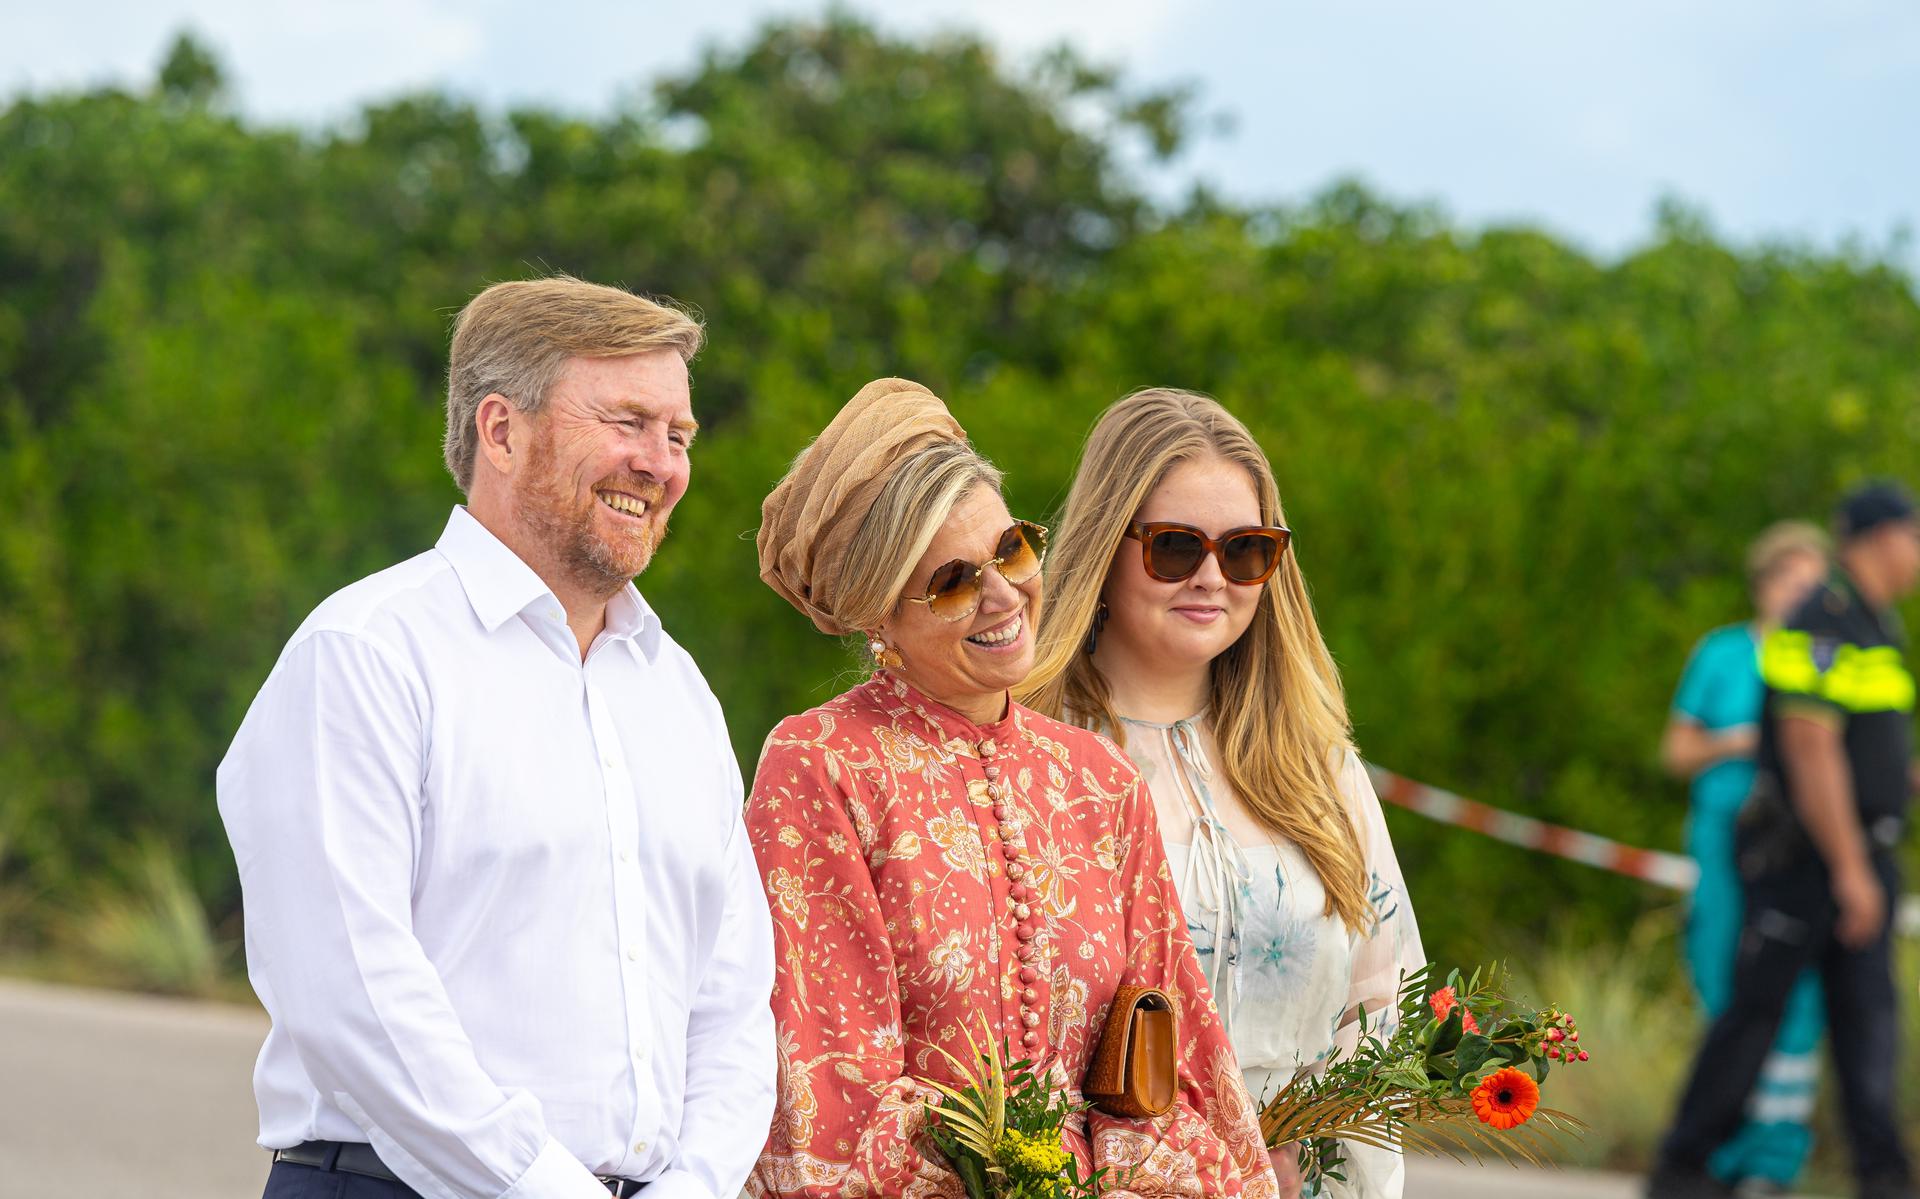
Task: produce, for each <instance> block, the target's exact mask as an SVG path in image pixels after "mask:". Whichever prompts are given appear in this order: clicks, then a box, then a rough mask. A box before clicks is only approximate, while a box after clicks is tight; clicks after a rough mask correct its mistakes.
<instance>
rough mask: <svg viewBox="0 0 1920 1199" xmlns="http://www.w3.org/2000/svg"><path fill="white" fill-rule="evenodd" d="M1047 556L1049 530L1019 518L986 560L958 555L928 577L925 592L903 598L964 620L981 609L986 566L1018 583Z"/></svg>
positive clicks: (948, 617)
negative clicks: (965, 559) (968, 560)
mask: <svg viewBox="0 0 1920 1199" xmlns="http://www.w3.org/2000/svg"><path fill="white" fill-rule="evenodd" d="M1046 557H1047V530H1046V526H1044V525H1037V524H1034V523H1033V522H1032V521H1030V520H1016V521H1014V522H1013V523H1012V524H1011V525H1008V526H1007V531H1006V532H1004V533H1002V534H1000V540H999V542H997V543H996V544H995V546H994V549H993V557H991V558H989V559H987V560H986V561H985V562H963V561H961V560H960V559H959V558H955V559H954V560H953V561H951V562H949V563H947V564H946V565H944V566H942V567H940V568H939V569H937V570H935V571H934V572H933V575H932V576H931V577H930V578H928V579H927V593H926V594H925V595H908V596H902V597H901V598H902V599H903V600H905V601H906V602H907V603H910V604H925V605H926V606H927V610H928V611H930V612H932V613H933V614H934V615H935V616H938V617H939V618H940V619H941V620H949V621H951V620H965V619H967V617H969V616H972V615H973V614H974V613H975V612H978V611H979V610H980V590H981V588H982V587H983V586H985V584H986V578H987V568H988V567H992V568H993V569H995V570H998V571H999V572H1000V577H1001V578H1003V579H1005V580H1006V581H1007V582H1009V583H1012V584H1014V585H1016V586H1018V585H1019V584H1021V583H1024V582H1026V581H1027V580H1029V579H1031V578H1033V576H1035V575H1037V574H1039V573H1040V564H1041V563H1042V562H1044V561H1045V560H1046Z"/></svg>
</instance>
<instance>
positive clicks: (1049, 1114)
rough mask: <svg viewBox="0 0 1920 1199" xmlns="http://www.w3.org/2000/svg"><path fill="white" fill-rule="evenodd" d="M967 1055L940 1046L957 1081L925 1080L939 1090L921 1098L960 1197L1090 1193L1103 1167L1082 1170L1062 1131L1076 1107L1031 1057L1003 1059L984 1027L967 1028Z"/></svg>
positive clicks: (1062, 1198) (1054, 1198)
mask: <svg viewBox="0 0 1920 1199" xmlns="http://www.w3.org/2000/svg"><path fill="white" fill-rule="evenodd" d="M967 1045H968V1049H969V1051H970V1052H971V1055H972V1057H971V1060H970V1061H969V1062H962V1061H960V1060H959V1059H958V1058H956V1057H954V1056H953V1055H952V1054H950V1053H948V1052H947V1051H946V1050H944V1049H942V1050H940V1053H941V1054H942V1055H943V1056H944V1057H946V1059H947V1061H948V1062H949V1063H950V1064H951V1065H952V1066H953V1069H954V1072H955V1077H956V1078H957V1079H958V1080H959V1085H958V1086H948V1085H947V1084H945V1083H942V1082H938V1081H930V1082H929V1085H930V1086H932V1087H933V1088H934V1089H936V1090H938V1091H939V1092H940V1094H941V1098H940V1101H939V1102H938V1103H929V1104H928V1105H927V1109H928V1114H929V1115H930V1116H931V1117H932V1119H931V1120H930V1121H929V1124H928V1128H927V1132H928V1136H929V1137H931V1138H932V1140H933V1143H934V1144H935V1145H936V1146H937V1147H938V1148H939V1150H940V1152H942V1153H944V1154H945V1155H946V1156H947V1159H948V1160H949V1161H951V1162H952V1163H953V1168H954V1170H955V1171H956V1172H958V1173H959V1175H960V1180H961V1182H962V1183H963V1184H964V1185H965V1186H966V1188H967V1199H1093V1197H1094V1196H1097V1195H1098V1194H1099V1193H1100V1183H1101V1180H1102V1179H1103V1178H1104V1176H1105V1174H1106V1171H1105V1170H1096V1171H1094V1172H1093V1174H1092V1175H1090V1176H1087V1177H1082V1176H1081V1174H1080V1166H1079V1163H1078V1162H1077V1161H1075V1160H1074V1156H1073V1154H1072V1153H1071V1152H1069V1151H1068V1149H1067V1147H1066V1145H1065V1143H1064V1140H1063V1136H1062V1134H1063V1132H1064V1130H1065V1127H1066V1121H1067V1117H1068V1116H1069V1115H1071V1114H1073V1112H1074V1111H1076V1110H1083V1109H1076V1108H1075V1107H1074V1106H1073V1105H1072V1104H1071V1103H1069V1102H1068V1100H1067V1096H1066V1095H1065V1094H1064V1093H1063V1092H1061V1091H1059V1090H1057V1089H1056V1088H1055V1087H1054V1086H1053V1085H1052V1084H1051V1083H1050V1082H1049V1080H1048V1079H1047V1078H1046V1077H1045V1076H1044V1075H1043V1074H1041V1073H1039V1072H1038V1071H1036V1069H1035V1068H1034V1065H1033V1063H1032V1062H1030V1061H1027V1060H1024V1059H1022V1060H1020V1061H1015V1062H1011V1063H1009V1062H1007V1061H1006V1060H1005V1057H1004V1055H1003V1054H1002V1053H1001V1051H1000V1049H999V1047H998V1045H997V1044H996V1043H995V1042H994V1040H993V1038H992V1036H991V1035H990V1034H989V1035H988V1036H987V1037H986V1038H985V1039H984V1041H975V1040H974V1039H973V1035H972V1034H971V1033H969V1034H968V1035H967Z"/></svg>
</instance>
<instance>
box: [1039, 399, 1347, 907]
mask: <svg viewBox="0 0 1920 1199" xmlns="http://www.w3.org/2000/svg"><path fill="white" fill-rule="evenodd" d="M1196 458H1220V459H1223V460H1225V461H1227V462H1232V463H1235V464H1237V465H1239V466H1241V467H1243V468H1245V469H1246V471H1247V473H1248V474H1249V475H1251V476H1252V477H1253V482H1254V489H1255V490H1256V491H1258V492H1259V494H1260V519H1261V521H1262V522H1264V523H1266V524H1274V525H1282V524H1285V523H1286V517H1285V514H1284V513H1283V512H1282V510H1281V508H1280V492H1279V489H1278V488H1277V487H1276V486H1275V485H1274V481H1273V468H1272V467H1271V466H1270V465H1269V464H1268V462H1267V456H1266V454H1265V453H1263V452H1262V451H1261V449H1260V446H1259V444H1258V443H1257V442H1255V441H1254V439H1253V435H1252V434H1251V433H1249V432H1248V431H1247V427H1246V426H1245V425H1243V424H1241V423H1240V422H1239V421H1238V420H1236V419H1235V418H1234V417H1233V415H1232V414H1231V413H1229V412H1228V411H1227V410H1226V409H1225V408H1223V407H1221V406H1220V404H1219V403H1218V402H1216V401H1214V400H1212V399H1210V398H1208V397H1207V396H1203V395H1198V394H1196V393H1194V392H1190V391H1177V390H1174V389H1172V388H1160V387H1155V388H1147V389H1145V390H1143V391H1136V392H1134V393H1133V394H1132V395H1129V396H1126V397H1124V398H1122V399H1120V400H1118V401H1116V402H1115V403H1114V404H1113V405H1112V406H1110V407H1109V408H1108V409H1107V410H1106V411H1105V412H1104V413H1102V414H1101V416H1100V419H1099V420H1098V421H1097V422H1095V424H1094V426H1093V431H1092V432H1091V433H1089V434H1088V435H1087V446H1086V450H1085V452H1084V453H1083V454H1082V455H1081V459H1080V468H1079V470H1078V471H1077V472H1076V473H1075V475H1074V479H1073V487H1072V489H1071V490H1070V491H1069V492H1068V494H1067V506H1066V511H1065V512H1064V513H1063V514H1062V516H1061V517H1060V521H1059V530H1058V532H1057V533H1055V535H1054V538H1053V549H1052V552H1051V553H1050V554H1049V555H1048V557H1047V567H1046V594H1047V604H1046V607H1045V609H1044V610H1043V611H1042V613H1041V617H1040V630H1039V634H1038V641H1037V646H1036V658H1035V664H1034V670H1033V674H1032V675H1031V676H1029V677H1028V679H1027V681H1026V683H1024V684H1023V685H1022V687H1021V689H1020V690H1021V698H1022V700H1023V701H1024V702H1026V703H1027V704H1029V705H1030V706H1032V707H1034V708H1037V709H1038V710H1040V711H1042V712H1045V713H1047V714H1048V715H1051V716H1056V717H1062V718H1071V719H1073V720H1075V721H1078V722H1083V723H1087V724H1090V725H1092V726H1093V727H1095V728H1099V729H1101V730H1102V731H1106V732H1110V733H1113V734H1116V735H1117V734H1119V733H1120V732H1121V728H1120V723H1119V721H1118V720H1117V719H1116V718H1115V714H1114V711H1113V707H1112V689H1111V688H1110V687H1109V685H1108V682H1107V679H1106V677H1105V676H1104V675H1102V674H1101V673H1100V670H1099V668H1098V667H1096V666H1095V665H1094V663H1093V656H1092V655H1091V654H1090V653H1089V652H1088V651H1087V647H1086V643H1087V633H1088V631H1089V630H1090V629H1091V628H1092V627H1093V622H1094V617H1095V613H1096V612H1097V610H1098V608H1099V606H1100V602H1101V601H1100V597H1101V593H1102V591H1103V590H1104V589H1105V587H1106V582H1107V572H1108V570H1109V568H1110V567H1111V565H1112V563H1113V559H1114V552H1115V551H1116V550H1117V549H1118V548H1119V545H1120V541H1121V538H1122V537H1123V536H1124V535H1125V533H1126V529H1127V525H1128V523H1129V522H1131V521H1132V520H1133V519H1134V514H1135V513H1137V512H1138V511H1139V510H1140V507H1141V505H1143V504H1144V503H1146V500H1147V497H1148V496H1149V495H1151V494H1152V493H1153V489H1154V488H1155V487H1158V486H1159V485H1160V481H1161V480H1162V479H1163V478H1165V477H1166V475H1167V472H1168V471H1169V470H1171V469H1172V468H1173V467H1174V466H1175V465H1176V464H1178V463H1181V462H1185V461H1189V460H1191V459H1196ZM1209 675H1210V678H1209V682H1208V697H1207V698H1208V710H1209V711H1210V712H1211V714H1212V719H1213V729H1214V736H1215V739H1216V740H1217V741H1218V742H1219V746H1220V756H1221V758H1222V762H1221V765H1222V766H1223V767H1224V768H1225V771H1226V777H1227V781H1228V782H1229V783H1230V784H1231V785H1232V787H1233V789H1234V790H1235V791H1236V792H1237V793H1238V794H1239V795H1240V797H1241V799H1242V801H1243V802H1245V804H1246V805H1247V808H1248V809H1249V810H1250V811H1251V812H1252V813H1253V815H1254V817H1255V818H1256V819H1257V820H1259V821H1260V823H1261V824H1263V825H1264V826H1266V827H1267V828H1268V829H1270V830H1272V831H1273V832H1275V833H1278V834H1280V835H1281V836H1283V837H1285V838H1287V839H1288V840H1289V841H1291V842H1293V843H1294V844H1295V845H1297V846H1299V847H1300V851H1301V852H1302V853H1303V854H1305V855H1306V858H1307V860H1308V861H1309V862H1310V863H1312V865H1313V868H1314V870H1316V871H1317V872H1318V873H1319V875H1320V879H1321V882H1322V884H1323V885H1324V886H1325V888H1326V893H1327V906H1326V914H1328V915H1332V914H1334V913H1336V912H1337V913H1339V915H1340V918H1341V919H1342V920H1343V921H1345V923H1346V925H1347V927H1348V928H1350V929H1353V930H1356V931H1368V930H1371V929H1372V927H1373V926H1374V924H1375V922H1376V920H1377V916H1376V914H1375V913H1374V911H1373V908H1372V905H1371V903H1370V902H1369V901H1368V899H1367V869H1366V862H1365V859H1364V857H1363V855H1362V853H1361V850H1360V839H1359V834H1358V832H1357V831H1356V829H1355V827H1354V823H1353V820H1352V817H1351V816H1350V815H1349V813H1348V811H1347V804H1346V801H1345V799H1344V798H1343V797H1342V796H1341V794H1340V784H1339V774H1340V771H1341V769H1342V768H1343V766H1344V764H1345V762H1346V757H1347V752H1348V749H1349V747H1350V745H1351V741H1352V737H1351V726H1350V725H1349V723H1348V720H1347V704H1346V695H1345V693H1344V691H1343V690H1342V688H1341V686H1340V673H1339V671H1338V669H1336V668H1335V666H1334V664H1333V655H1332V654H1330V653H1329V652H1328V651H1327V644H1326V641H1325V640H1324V639H1322V637H1321V636H1320V626H1319V623H1318V622H1317V621H1315V620H1314V616H1313V605H1312V603H1311V602H1310V601H1309V600H1308V598H1307V586H1306V582H1305V580H1304V579H1302V578H1301V576H1300V567H1299V565H1298V563H1297V562H1296V561H1295V560H1294V556H1293V555H1292V554H1291V553H1289V554H1287V555H1286V556H1284V557H1283V558H1282V559H1281V562H1280V566H1279V569H1278V570H1276V571H1275V572H1274V575H1273V577H1272V578H1271V579H1270V580H1268V582H1267V584H1266V585H1265V586H1263V587H1262V588H1261V589H1260V600H1259V605H1258V607H1257V608H1256V610H1255V612H1254V617H1253V623H1252V625H1251V626H1250V627H1249V628H1248V629H1247V631H1246V632H1245V633H1244V634H1242V635H1241V636H1240V638H1239V639H1238V640H1237V641H1235V642H1234V643H1233V644H1232V645H1231V646H1229V647H1228V648H1227V649H1226V650H1225V651H1224V652H1222V653H1221V654H1220V655H1219V656H1218V657H1216V658H1215V659H1214V660H1213V662H1212V664H1211V667H1210V670H1209Z"/></svg>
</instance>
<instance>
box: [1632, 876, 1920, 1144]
mask: <svg viewBox="0 0 1920 1199" xmlns="http://www.w3.org/2000/svg"><path fill="white" fill-rule="evenodd" d="M1873 865H1874V870H1875V872H1876V873H1877V874H1878V875H1879V876H1880V881H1881V883H1882V884H1883V885H1884V886H1885V887H1886V893H1887V920H1886V922H1885V924H1884V925H1883V926H1882V927H1881V930H1880V935H1879V936H1878V937H1877V938H1875V939H1874V940H1873V942H1871V943H1870V944H1868V945H1865V946H1862V947H1861V948H1859V949H1848V948H1847V947H1846V946H1844V945H1842V944H1841V943H1840V941H1839V939H1838V938H1836V937H1835V936H1834V923H1835V920H1836V919H1837V917H1838V914H1839V909H1838V907H1837V906H1836V905H1835V903H1834V901H1833V893H1832V889H1831V884H1830V882H1829V877H1828V873H1827V868H1826V864H1825V863H1824V862H1823V861H1821V860H1820V858H1819V856H1818V855H1817V854H1816V853H1814V852H1812V850H1811V847H1808V849H1807V850H1806V852H1804V853H1803V854H1799V855H1796V860H1795V861H1793V862H1790V863H1784V864H1782V865H1780V866H1778V867H1776V868H1774V869H1772V870H1770V871H1769V872H1767V873H1765V874H1763V875H1761V876H1759V877H1756V878H1750V879H1747V880H1746V881H1745V886H1746V913H1745V924H1744V927H1743V928H1742V930H1741V934H1740V949H1739V953H1738V956H1737V957H1736V958H1735V961H1734V981H1733V1000H1732V1002H1731V1003H1730V1004H1728V1006H1727V1009H1726V1010H1725V1011H1724V1012H1722V1013H1721V1015H1720V1018H1719V1019H1717V1020H1715V1021H1714V1022H1713V1025H1712V1027H1711V1028H1709V1029H1708V1030H1707V1035H1706V1039H1705V1041H1703V1042H1702V1043H1701V1046H1700V1052H1699V1055H1698V1056H1697V1057H1696V1058H1695V1059H1694V1063H1693V1073H1692V1076H1691V1077H1690V1078H1689V1080H1688V1082H1687V1088H1686V1091H1685V1092H1684V1093H1683V1095H1682V1097H1681V1100H1680V1110H1679V1113H1678V1114H1677V1115H1676V1116H1675V1118H1674V1123H1673V1127H1672V1129H1671V1130H1670V1131H1669V1132H1668V1133H1667V1138H1666V1140H1665V1141H1664V1142H1663V1143H1662V1145H1661V1149H1660V1156H1661V1158H1662V1159H1663V1160H1664V1161H1666V1162H1668V1163H1670V1164H1672V1165H1675V1166H1679V1167H1682V1168H1686V1169H1700V1170H1704V1169H1705V1167H1706V1163H1707V1158H1708V1156H1709V1155H1710V1154H1712V1152H1713V1151H1714V1150H1715V1149H1716V1148H1718V1147H1719V1146H1720V1144H1721V1143H1722V1142H1724V1141H1725V1140H1727V1138H1729V1137H1731V1136H1732V1135H1733V1134H1734V1133H1735V1132H1736V1131H1737V1130H1738V1129H1739V1127H1740V1125H1741V1123H1742V1121H1743V1120H1744V1118H1745V1111H1746V1106H1747V1100H1748V1098H1749V1097H1750V1096H1751V1095H1752V1094H1753V1089H1754V1086H1755V1085H1756V1084H1757V1083H1758V1082H1759V1080H1760V1069H1761V1066H1762V1065H1763V1064H1764V1063H1765V1061H1766V1058H1767V1053H1768V1051H1769V1050H1770V1049H1771V1048H1772V1046H1773V1039H1774V1034H1775V1033H1776V1032H1777V1031H1778V1029H1779V1027H1780V1017H1781V1013H1782V1012H1783V1011H1784V1010H1785V1008H1786V1002H1787V993H1788V992H1789V991H1791V990H1792V989H1793V983H1794V980H1795V979H1797V978H1798V977H1799V976H1800V972H1801V971H1802V970H1804V969H1806V968H1807V967H1809V966H1811V967H1814V968H1815V969H1818V970H1819V972H1820V981H1821V984H1822V985H1823V986H1824V987H1825V989H1826V1003H1827V1028H1828V1034H1827V1035H1828V1038H1829V1043H1830V1046H1831V1048H1832V1051H1833V1063H1834V1071H1835V1073H1836V1074H1837V1075H1838V1081H1839V1090H1840V1094H1841V1097H1842V1100H1843V1101H1844V1104H1845V1110H1846V1127H1847V1135H1848V1139H1849V1140H1850V1141H1851V1142H1852V1145H1851V1148H1852V1150H1853V1165H1854V1171H1855V1173H1856V1174H1858V1175H1859V1177H1861V1178H1862V1179H1901V1180H1905V1179H1908V1178H1910V1177H1911V1167H1910V1166H1909V1164H1908V1160H1907V1151H1906V1148H1905V1146H1904V1145H1903V1144H1902V1142H1901V1137H1900V1131H1899V1128H1898V1126H1897V1125H1896V1123H1895V1121H1894V1091H1895V1083H1896V1075H1897V1071H1898V1068H1899V1062H1900V1055H1899V1046H1898V1040H1899V1011H1898V1005H1897V1002H1896V998H1895V995H1894V984H1893V953H1892V949H1893V918H1894V905H1895V904H1896V903H1897V902H1898V901H1899V897H1900V886H1899V881H1900V880H1899V868H1898V866H1897V864H1896V863H1895V862H1894V859H1893V856H1892V855H1891V854H1890V853H1886V852H1884V851H1876V852H1875V854H1874V857H1873Z"/></svg>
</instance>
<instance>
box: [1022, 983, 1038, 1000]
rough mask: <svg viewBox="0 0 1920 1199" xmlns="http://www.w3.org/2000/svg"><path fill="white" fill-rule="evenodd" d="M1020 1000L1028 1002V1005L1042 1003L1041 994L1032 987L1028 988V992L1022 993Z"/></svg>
mask: <svg viewBox="0 0 1920 1199" xmlns="http://www.w3.org/2000/svg"><path fill="white" fill-rule="evenodd" d="M1020 998H1022V999H1024V1000H1026V1001H1027V1002H1028V1003H1038V1002H1040V992H1038V991H1036V990H1034V989H1033V988H1032V987H1028V988H1027V989H1026V990H1024V991H1022V992H1020Z"/></svg>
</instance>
